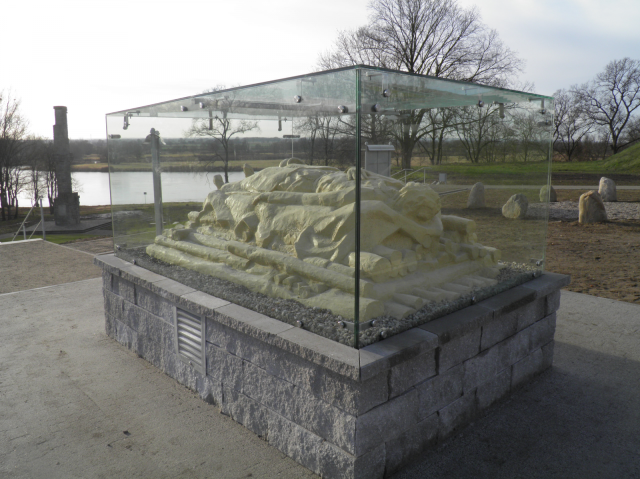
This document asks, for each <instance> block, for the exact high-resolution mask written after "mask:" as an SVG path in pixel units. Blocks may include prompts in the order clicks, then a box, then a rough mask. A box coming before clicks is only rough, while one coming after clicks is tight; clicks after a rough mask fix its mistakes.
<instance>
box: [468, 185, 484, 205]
mask: <svg viewBox="0 0 640 479" xmlns="http://www.w3.org/2000/svg"><path fill="white" fill-rule="evenodd" d="M467 208H484V185H483V184H482V183H480V182H478V183H476V184H475V185H473V188H471V192H470V193H469V199H468V200H467Z"/></svg>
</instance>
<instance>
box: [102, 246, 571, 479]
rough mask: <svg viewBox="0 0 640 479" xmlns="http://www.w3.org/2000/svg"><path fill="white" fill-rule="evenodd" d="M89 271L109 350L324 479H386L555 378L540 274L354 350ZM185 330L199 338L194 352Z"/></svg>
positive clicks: (176, 287) (195, 298) (553, 306)
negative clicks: (99, 287) (187, 324)
mask: <svg viewBox="0 0 640 479" xmlns="http://www.w3.org/2000/svg"><path fill="white" fill-rule="evenodd" d="M95 262H96V264H98V265H100V266H101V267H102V268H103V287H104V304H105V327H106V332H107V334H108V335H109V336H110V337H112V338H114V339H115V340H117V341H118V342H120V343H121V344H123V345H125V346H126V347H127V348H128V349H130V350H132V351H134V352H135V353H137V354H138V355H139V356H141V357H143V358H144V359H146V360H147V361H149V362H150V363H151V364H153V365H155V366H156V367H157V368H159V369H161V370H162V371H164V372H165V373H166V374H168V375H169V376H171V377H173V378H174V379H176V380H177V381H178V382H180V383H182V384H184V385H185V386H187V387H188V388H190V389H192V390H194V391H197V392H198V393H199V394H200V396H201V397H202V398H203V399H204V400H205V401H207V402H209V403H211V404H214V405H215V406H217V407H218V408H220V411H221V413H222V414H225V415H228V416H230V417H231V418H232V419H234V420H235V421H237V422H239V423H240V424H243V425H244V426H245V427H246V428H248V429H249V430H251V431H253V432H254V433H255V434H257V435H258V436H259V437H261V438H262V439H264V440H265V441H268V442H269V443H270V444H271V445H273V446H274V447H276V448H277V449H279V450H280V451H282V452H283V453H284V454H287V455H288V456H290V457H291V458H293V459H294V460H296V461H297V462H299V463H300V464H302V465H303V466H305V467H307V468H309V469H310V470H312V471H314V472H315V473H317V474H319V475H321V476H322V477H324V478H367V479H375V478H382V477H387V476H390V475H391V474H393V473H394V472H395V471H397V470H398V469H400V468H401V467H402V466H403V465H405V464H406V463H407V462H409V461H411V460H412V459H413V458H414V457H415V456H416V455H417V454H419V453H421V452H422V451H424V450H425V449H427V448H429V447H433V445H435V444H437V443H438V442H439V441H442V440H444V439H446V438H447V437H449V436H451V435H452V434H454V433H456V432H457V431H459V430H460V429H461V428H463V427H464V426H466V425H467V424H469V423H470V422H471V421H472V420H473V419H474V418H476V417H477V416H478V415H479V414H481V413H482V412H483V411H484V410H486V409H487V408H488V407H490V406H491V405H492V404H493V403H495V402H496V401H498V400H500V399H501V398H504V397H505V396H508V395H509V394H510V393H511V392H512V391H513V390H514V389H516V388H518V387H519V386H521V385H523V384H525V383H526V382H528V381H530V380H531V379H532V378H533V377H534V376H535V375H537V374H538V373H540V372H542V371H544V370H545V369H547V368H549V367H550V366H551V364H552V361H553V346H554V342H553V336H554V332H555V323H556V310H557V309H558V307H559V303H560V291H559V289H560V288H561V287H562V286H565V285H566V284H568V283H569V277H568V276H563V275H557V274H544V275H542V276H541V277H539V278H537V279H534V280H532V281H530V282H529V283H526V284H524V285H522V286H518V287H516V288H513V289H511V290H509V291H506V292H504V293H501V294H499V295H496V296H494V297H492V298H489V299H487V300H485V301H482V302H480V303H478V304H476V305H473V306H471V307H468V308H466V309H464V310H461V311H457V312H455V313H453V314H450V315H448V316H446V317H442V318H439V319H437V320H435V321H432V322H429V323H427V324H425V325H423V326H420V327H417V328H414V329H411V330H408V331H405V332H404V333H401V334H398V335H396V336H393V337H391V338H388V339H386V340H384V341H381V342H378V343H375V344H372V345H370V346H367V347H365V348H363V349H360V350H355V349H352V348H350V347H348V346H344V345H342V344H339V343H336V342H333V341H331V340H329V339H326V338H323V337H320V336H317V335H315V334H313V333H311V332H309V331H305V330H303V329H298V328H295V327H293V326H291V325H289V324H285V323H282V322H280V321H277V320H274V319H272V318H269V317H267V316H264V315H262V314H259V313H256V312H254V311H251V310H248V309H245V308H242V307H240V306H237V305H235V304H231V303H229V302H227V301H224V300H222V299H219V298H215V297H213V296H210V295H208V294H205V293H202V292H200V291H196V290H194V289H192V288H190V287H188V286H185V285H182V284H180V283H178V282H176V281H173V280H171V279H167V278H165V277H163V276H160V275H158V274H155V273H152V272H150V271H148V270H145V269H143V268H140V267H138V266H135V265H132V264H130V263H127V262H125V261H123V260H121V259H119V258H116V257H115V256H114V255H103V256H97V257H96V260H95ZM181 318H183V319H181ZM184 318H187V320H188V321H191V322H194V321H195V324H196V325H198V324H200V325H201V327H202V334H203V338H202V339H201V341H202V342H201V343H200V342H199V340H198V341H195V342H193V344H192V346H191V347H192V350H191V352H190V353H185V351H184V350H183V351H182V352H181V349H180V348H181V346H180V344H182V342H183V341H184V339H183V338H182V336H181V335H180V334H179V333H178V332H179V331H180V328H181V326H180V325H181V324H182V321H184ZM177 325H178V326H177ZM198 327H200V326H198ZM198 327H196V329H198ZM200 344H202V346H199V345H200ZM193 348H195V349H193ZM200 348H201V349H202V350H201V351H199V349H200ZM185 354H188V356H185Z"/></svg>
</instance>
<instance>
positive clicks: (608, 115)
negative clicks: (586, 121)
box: [571, 58, 640, 154]
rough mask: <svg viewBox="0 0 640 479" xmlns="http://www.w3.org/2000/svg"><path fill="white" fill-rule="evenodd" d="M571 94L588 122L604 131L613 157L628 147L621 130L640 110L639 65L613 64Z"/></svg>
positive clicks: (635, 62)
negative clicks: (609, 139) (580, 105)
mask: <svg viewBox="0 0 640 479" xmlns="http://www.w3.org/2000/svg"><path fill="white" fill-rule="evenodd" d="M571 91H572V92H573V93H574V94H575V95H576V96H577V97H578V98H579V100H580V102H581V104H582V108H584V110H585V111H586V112H587V114H588V115H589V118H590V119H591V121H592V122H593V123H594V124H596V125H599V126H602V127H606V128H607V129H608V130H609V133H610V135H611V150H612V152H613V153H614V154H616V153H617V152H618V151H620V149H621V148H623V147H625V146H626V145H627V144H629V142H630V141H633V140H629V139H628V138H625V136H624V135H625V130H626V128H627V126H628V125H629V123H630V122H631V121H632V117H633V115H634V112H635V111H636V110H637V109H638V108H639V107H640V61H638V60H632V59H630V58H623V59H622V60H613V61H611V62H609V63H608V64H607V66H606V67H605V69H604V71H603V72H600V73H598V75H596V77H595V79H594V80H592V81H590V82H588V83H585V84H583V85H581V86H580V87H578V86H573V87H572V88H571Z"/></svg>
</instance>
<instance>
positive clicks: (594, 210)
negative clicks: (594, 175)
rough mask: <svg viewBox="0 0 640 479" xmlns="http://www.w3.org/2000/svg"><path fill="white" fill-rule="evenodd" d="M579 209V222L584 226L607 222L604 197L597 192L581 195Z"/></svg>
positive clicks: (592, 191)
mask: <svg viewBox="0 0 640 479" xmlns="http://www.w3.org/2000/svg"><path fill="white" fill-rule="evenodd" d="M578 208H579V212H580V213H579V216H578V221H579V222H580V223H582V224H588V223H602V222H604V221H607V210H605V208H604V203H603V202H602V197H601V196H600V193H598V192H597V191H594V190H591V191H587V192H586V193H584V194H582V195H580V203H579V204H578Z"/></svg>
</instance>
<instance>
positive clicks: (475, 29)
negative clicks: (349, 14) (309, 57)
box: [318, 0, 523, 168]
mask: <svg viewBox="0 0 640 479" xmlns="http://www.w3.org/2000/svg"><path fill="white" fill-rule="evenodd" d="M369 10H370V12H371V14H370V25H369V26H366V27H361V28H358V29H357V30H354V31H343V32H340V33H339V35H338V39H337V40H336V43H335V45H334V48H333V49H332V50H331V51H329V52H327V53H325V54H323V55H321V56H320V59H319V62H318V66H319V67H320V68H321V69H327V68H336V67H342V66H348V65H355V64H367V65H372V66H380V67H385V68H391V69H396V70H402V71H406V72H409V73H418V74H423V75H432V76H436V77H442V78H450V79H456V80H465V81H473V82H479V83H484V84H487V85H493V86H507V85H508V84H509V83H510V81H511V78H512V77H513V75H515V74H517V73H519V72H520V71H521V70H522V67H523V62H522V60H520V59H519V58H518V57H517V56H516V54H515V53H514V52H512V51H511V50H510V49H509V48H507V47H506V46H505V45H504V44H503V43H502V41H501V40H500V39H499V37H498V34H497V32H496V31H495V30H490V29H488V28H487V27H486V26H485V25H484V24H483V23H482V22H481V21H480V15H479V13H478V11H477V9H475V8H472V9H464V8H461V7H459V6H458V4H457V2H456V0H372V1H371V2H370V3H369ZM426 112H427V110H413V111H408V112H404V114H403V118H402V119H400V120H399V122H398V128H397V134H396V140H397V143H398V144H399V145H400V149H401V157H402V167H403V168H411V156H412V152H413V149H414V147H415V146H416V145H417V144H419V142H420V140H421V139H422V138H423V137H424V136H425V135H428V134H433V132H434V128H437V125H436V126H433V125H431V123H430V121H429V120H430V118H429V116H428V115H426Z"/></svg>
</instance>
